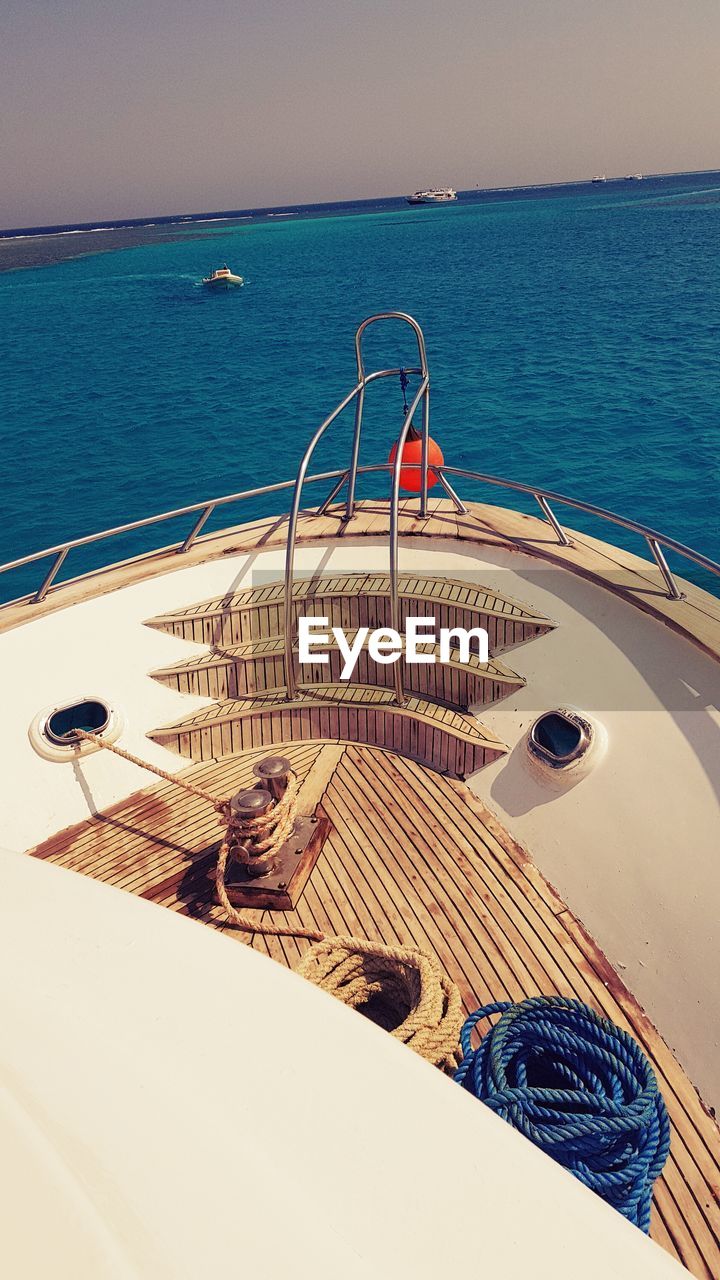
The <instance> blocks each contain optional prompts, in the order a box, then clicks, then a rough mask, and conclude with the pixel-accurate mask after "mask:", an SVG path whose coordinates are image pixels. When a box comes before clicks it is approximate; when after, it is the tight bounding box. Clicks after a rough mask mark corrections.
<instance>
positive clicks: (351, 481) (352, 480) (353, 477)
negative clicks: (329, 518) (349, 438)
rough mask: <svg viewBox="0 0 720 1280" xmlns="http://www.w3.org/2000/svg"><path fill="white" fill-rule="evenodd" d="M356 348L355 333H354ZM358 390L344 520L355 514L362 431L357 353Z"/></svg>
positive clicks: (362, 393) (361, 377)
mask: <svg viewBox="0 0 720 1280" xmlns="http://www.w3.org/2000/svg"><path fill="white" fill-rule="evenodd" d="M356 350H357V335H356ZM358 383H359V384H360V390H359V391H358V396H357V400H356V401H355V429H354V432H353V443H352V454H351V457H350V473H349V478H348V491H347V502H346V503H345V521H346V522H347V521H348V520H352V517H353V515H354V514H355V484H356V482H357V471H358V459H359V457H360V436H361V433H362V421H363V408H364V405H365V373H364V371H363V369H362V358H361V356H360V355H359V354H358Z"/></svg>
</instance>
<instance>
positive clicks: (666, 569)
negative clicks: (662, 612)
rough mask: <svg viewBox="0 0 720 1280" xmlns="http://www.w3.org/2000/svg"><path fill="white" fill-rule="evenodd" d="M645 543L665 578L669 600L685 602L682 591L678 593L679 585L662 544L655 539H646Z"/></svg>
mask: <svg viewBox="0 0 720 1280" xmlns="http://www.w3.org/2000/svg"><path fill="white" fill-rule="evenodd" d="M645 541H646V542H647V544H648V546H649V548H650V551H651V552H652V557H653V560H654V561H655V563H656V565H657V567H658V569H659V570H660V572H661V574H662V576H663V581H664V582H665V586H666V587H667V598H668V600H684V599H685V596H684V595H683V593H682V591H678V587H677V583H676V581H675V579H674V577H673V573H672V570H671V568H670V565H669V564H668V562H667V560H666V559H665V556H664V554H663V550H662V547H661V546H660V543H659V542H658V541H657V540H656V539H655V538H646V539H645Z"/></svg>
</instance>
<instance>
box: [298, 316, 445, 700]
mask: <svg viewBox="0 0 720 1280" xmlns="http://www.w3.org/2000/svg"><path fill="white" fill-rule="evenodd" d="M381 320H399V321H401V322H402V323H403V324H407V325H409V326H410V328H411V329H412V331H413V333H414V335H415V339H416V341H417V348H418V359H419V362H420V363H419V367H417V368H415V367H413V368H406V369H405V370H402V369H376V370H374V372H373V373H366V372H365V363H364V360H363V349H362V346H363V336H364V334H365V331H366V329H368V328H369V326H370V325H372V324H377V323H378V321H381ZM355 360H356V364H357V377H358V380H357V384H356V385H355V386H354V387H353V389H352V391H351V392H350V393H349V394H348V395H347V396H346V397H345V399H344V400H341V402H340V404H339V405H338V406H337V408H336V409H334V410H333V412H332V413H331V414H330V415H329V417H327V418H326V419H325V421H324V422H322V423H321V424H320V426H319V427H318V429H317V431H316V432H315V435H314V436H313V437H312V439H311V440H310V443H309V444H308V446H307V448H306V450H305V452H304V454H303V456H302V459H301V462H300V467H299V469H298V474H297V480H296V482H295V491H294V493H293V500H292V507H291V509H290V518H289V522H288V536H287V549H286V553H285V608H284V619H283V620H284V632H285V646H284V667H285V693H286V697H287V698H288V700H290V699H291V698H294V697H295V696H296V694H297V679H296V676H295V654H294V651H293V641H294V625H293V595H292V587H293V574H294V567H295V541H296V538H297V521H298V515H299V512H300V502H301V498H302V489H303V484H304V483H305V477H306V475H307V469H308V466H309V465H310V459H311V457H312V455H313V453H314V451H315V448H316V446H317V444H318V442H319V441H320V439H321V437H322V436H323V435H324V434H325V432H326V431H327V429H328V427H329V426H330V425H331V423H332V422H334V421H335V419H336V418H337V416H338V414H340V413H341V412H342V410H343V409H345V408H346V407H347V405H349V404H350V403H351V401H352V400H355V427H354V431H353V441H352V448H351V452H350V466H349V467H348V470H347V474H346V476H345V477H340V478H339V479H338V481H337V483H336V484H335V485H334V486H333V488H332V490H331V491H330V493H329V494H328V496H327V498H326V499H325V501H324V502H323V503H322V505H321V507H320V512H323V511H325V510H326V508H327V507H328V506H329V504H330V503H331V502H332V501H333V499H334V498H335V497H337V495H338V493H339V492H340V490H341V489H342V487H343V484H344V483H345V479H347V485H348V493H347V501H346V504H345V521H346V522H347V521H348V520H350V519H351V518H352V515H353V513H354V511H355V487H356V482H357V476H358V467H359V457H360V438H361V434H362V421H363V409H364V404H365V389H366V387H367V386H368V385H369V384H370V383H371V382H375V381H377V380H378V379H379V378H390V377H394V376H397V375H398V374H400V373H402V372H405V373H414V374H419V375H420V378H421V382H420V386H419V388H418V390H417V392H416V394H415V396H414V398H413V400H412V403H411V405H410V406H409V408H408V410H407V412H406V415H405V421H404V423H403V428H402V431H401V433H400V440H399V441H398V447H397V455H396V458H395V465H394V469H393V488H392V499H391V517H390V524H391V534H390V599H391V614H392V617H393V619H394V621H393V626H396V625H397V620H398V618H399V601H398V592H397V569H398V545H397V513H398V503H399V498H398V494H399V482H400V469H401V464H402V453H403V448H404V445H405V441H406V439H407V434H408V431H409V430H410V427H411V425H412V420H413V414H414V413H415V410H416V409H417V407H418V405H419V404H420V401H421V400H422V405H423V418H422V422H423V426H422V452H421V461H420V463H419V464H417V465H419V467H420V475H421V482H420V514H421V515H425V514H426V513H427V492H428V441H429V430H430V374H429V372H428V366H427V353H426V350H425V338H424V336H423V331H422V329H421V328H420V325H419V324H418V322H417V320H414V319H413V317H412V316H409V315H407V314H406V313H405V312H404V311H382V312H379V313H378V314H377V315H373V316H368V318H367V319H366V320H363V322H362V324H361V325H359V326H358V328H357V330H356V332H355ZM444 483H445V487H446V489H447V490H448V492H449V494H450V496H451V497H452V498H453V499H454V501H455V502H456V505H457V506H458V509H459V510H460V511H463V510H464V508H463V506H462V503H461V502H460V500H459V498H457V495H456V494H455V493H454V492H453V490H452V489H451V488H450V486H449V485H448V484H447V482H444ZM394 675H395V695H396V698H397V700H398V703H402V701H403V689H402V659H401V660H400V661H399V662H397V663H396V664H395V671H394Z"/></svg>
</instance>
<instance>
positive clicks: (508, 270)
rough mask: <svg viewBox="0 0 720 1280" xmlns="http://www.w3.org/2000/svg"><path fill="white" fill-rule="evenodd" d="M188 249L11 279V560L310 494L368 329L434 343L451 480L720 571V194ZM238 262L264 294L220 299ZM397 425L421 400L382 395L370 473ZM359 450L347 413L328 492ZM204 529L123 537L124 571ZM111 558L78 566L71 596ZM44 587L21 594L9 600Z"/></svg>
mask: <svg viewBox="0 0 720 1280" xmlns="http://www.w3.org/2000/svg"><path fill="white" fill-rule="evenodd" d="M183 236H184V238H183V239H180V240H176V241H174V242H170V243H163V242H157V241H153V240H151V241H150V242H149V243H146V244H141V245H139V246H135V247H132V248H116V249H114V250H113V251H112V252H107V253H100V254H93V255H92V256H85V257H79V258H76V259H73V260H66V261H63V262H58V263H56V264H54V265H46V266H42V267H36V268H32V269H25V270H9V271H4V272H1V273H0V368H1V370H2V376H1V378H0V447H1V448H2V462H3V491H2V498H3V519H2V522H1V523H0V562H5V561H7V560H9V559H12V558H14V557H17V556H21V555H23V554H25V553H27V552H30V551H34V550H39V549H40V548H42V547H43V546H46V545H50V544H52V543H55V542H58V541H61V540H62V539H64V538H71V537H77V536H81V535H84V534H87V533H91V532H93V531H95V530H98V529H102V528H108V527H110V526H112V525H115V524H120V523H124V522H126V521H130V520H134V519H139V518H141V517H143V516H146V515H152V514H153V513H155V512H158V511H162V510H167V509H170V508H173V507H176V506H180V505H183V504H185V503H189V502H194V501H199V500H200V499H205V498H211V497H214V496H217V495H220V494H223V493H229V492H232V491H235V490H240V489H243V488H245V487H251V486H255V485H260V484H263V483H269V482H271V481H274V480H278V479H289V478H291V477H292V476H293V475H294V473H295V470H296V467H297V463H298V460H299V457H300V455H301V453H302V450H303V448H304V445H305V443H306V441H307V439H308V437H309V435H310V434H311V432H312V431H313V430H314V428H315V427H316V426H317V424H318V423H319V422H320V421H321V419H322V418H323V417H324V416H325V415H326V414H327V413H328V412H329V411H330V409H331V408H332V407H333V406H334V405H335V404H336V403H337V401H338V400H339V399H340V398H341V397H342V396H343V395H344V394H345V392H346V391H347V390H349V389H350V387H351V386H352V385H353V382H354V353H353V333H354V330H355V327H356V325H357V324H358V322H359V321H360V320H362V319H363V318H364V317H365V316H367V315H369V314H370V313H372V312H375V311H379V310H385V309H399V310H403V311H408V312H410V313H411V314H412V315H414V316H415V317H416V318H417V319H418V320H419V321H420V323H421V324H422V326H423V328H424V330H425V334H426V338H427V345H428V355H429V362H430V370H431V377H432V422H431V427H432V433H433V435H434V436H435V437H436V439H438V441H439V442H440V444H441V446H442V448H443V450H444V453H445V458H446V461H447V462H448V463H451V464H455V465H457V466H461V467H470V468H473V469H477V470H480V471H485V472H491V473H495V474H498V475H501V476H507V477H510V478H513V479H517V480H521V481H524V482H527V483H537V484H539V485H543V486H546V487H548V488H553V489H556V490H558V491H560V492H561V493H566V494H568V495H570V496H574V497H579V498H583V499H585V500H587V501H590V502H593V503H596V504H598V505H600V506H603V507H607V508H609V509H611V510H614V511H617V512H620V513H622V514H625V515H628V516H630V517H633V518H635V519H637V520H640V521H644V522H646V523H649V524H651V525H654V526H655V527H656V528H658V529H660V530H661V531H662V532H665V533H667V534H670V535H672V536H674V537H676V538H678V539H679V540H680V541H682V542H685V543H688V544H689V545H691V546H693V547H695V548H696V549H697V550H699V551H702V552H704V553H705V554H706V555H709V556H711V557H713V558H714V559H717V560H720V519H719V518H718V488H719V484H720V462H719V449H718V446H719V444H720V173H712V174H708V173H704V174H698V175H682V176H676V177H664V178H658V179H646V180H644V181H643V182H608V183H606V184H604V185H603V186H591V185H589V184H585V185H582V186H573V187H565V188H563V187H559V188H558V187H556V188H552V189H537V190H534V191H533V190H524V191H508V192H490V193H482V192H479V193H463V194H461V198H460V199H459V200H458V201H457V203H456V204H453V205H448V206H443V207H424V206H421V207H410V206H407V205H404V204H403V202H402V201H401V200H388V201H386V202H378V204H377V205H376V206H367V205H365V206H363V207H355V208H353V206H348V205H344V206H342V207H338V209H337V210H335V211H333V210H327V209H325V210H323V211H322V215H321V216H320V215H319V214H318V213H317V212H313V211H309V212H304V211H301V212H299V213H298V214H297V215H296V216H290V217H274V218H273V217H267V216H262V217H259V216H258V217H245V218H243V219H239V218H236V219H233V220H231V221H221V222H217V223H204V224H187V226H186V227H184V228H183ZM224 262H227V263H228V264H229V265H230V266H231V268H232V269H233V270H235V271H237V272H239V273H240V274H242V275H243V276H244V277H245V279H246V284H245V287H244V288H243V289H240V290H236V291H234V292H228V293H223V294H219V295H214V294H209V293H207V292H206V291H204V290H203V289H202V287H201V286H200V284H199V281H200V279H201V277H202V276H203V275H205V274H207V273H208V271H209V270H210V269H212V268H213V267H215V266H218V265H222V263H224ZM372 362H375V363H377V364H382V365H383V366H387V365H395V364H408V363H412V362H413V351H412V344H411V342H410V341H409V340H408V338H407V337H406V336H405V335H404V334H403V332H402V331H400V330H396V329H395V328H387V329H386V330H385V332H384V333H383V332H381V331H380V329H379V328H378V330H377V331H376V332H375V333H374V334H373V335H372V340H369V341H368V363H372ZM401 422H402V397H401V393H400V388H399V386H398V385H396V384H395V383H394V382H393V383H392V384H390V383H389V382H386V383H382V384H379V385H378V386H376V387H375V388H373V393H372V394H370V393H368V410H367V430H366V436H365V446H364V459H363V460H364V461H380V460H384V459H385V457H386V455H387V451H388V449H389V447H390V445H391V443H392V441H393V439H394V437H395V435H396V434H397V432H398V430H399V427H400V425H401ZM351 428H352V416H351V414H347V415H346V417H345V418H343V419H341V420H340V423H339V424H336V426H335V427H334V428H332V429H331V435H330V439H329V441H328V444H327V445H326V446H325V447H324V448H323V449H322V450H321V451H320V452H319V454H318V456H317V462H318V466H317V468H316V469H321V468H324V467H332V466H337V465H340V464H341V462H343V461H344V460H345V458H346V457H347V450H348V448H349V440H350V432H351ZM377 483H378V482H377V481H376V482H375V491H376V492H377ZM383 483H386V481H383ZM458 488H459V489H460V491H461V493H462V494H463V495H464V496H467V497H477V498H479V497H485V498H487V499H488V500H489V501H499V502H508V503H509V504H510V505H518V504H517V503H516V502H515V500H514V499H513V497H512V495H509V494H507V495H504V494H503V493H502V491H500V490H488V489H481V488H480V487H479V486H474V485H472V484H467V483H463V482H459V483H458ZM313 492H316V494H317V497H318V498H319V497H320V496H321V494H320V492H319V491H318V490H315V491H313V490H312V489H310V490H309V491H308V495H309V497H310V496H311V495H312V494H313ZM279 509H280V502H279V500H278V499H277V498H276V499H275V500H272V499H270V500H265V501H264V502H255V503H253V504H248V505H247V506H246V507H245V509H243V508H234V509H231V510H232V513H233V514H232V518H233V519H237V520H240V519H243V518H249V517H250V516H251V515H259V514H263V513H264V512H270V511H271V510H279ZM530 509H532V508H530ZM224 519H227V517H224ZM566 519H568V520H569V522H571V523H573V522H574V523H575V524H576V525H580V526H582V527H584V528H588V529H590V530H591V531H593V532H597V533H598V534H599V536H603V527H602V526H600V525H598V524H597V523H596V522H594V521H588V520H586V519H583V518H582V517H581V516H578V515H577V514H576V513H574V512H573V513H568V514H567V515H566ZM221 522H222V521H221V520H220V519H218V520H216V524H219V523H221ZM187 527H188V521H187V519H186V520H185V522H184V525H183V528H182V529H181V528H179V527H175V526H173V527H171V526H166V527H165V530H164V531H163V530H154V531H153V530H150V531H140V532H139V533H137V534H135V535H133V537H132V538H129V537H128V538H123V539H122V540H118V541H117V542H116V543H115V544H114V545H113V546H112V558H113V559H120V558H122V557H124V556H127V555H131V554H134V553H137V552H139V551H141V550H143V549H145V548H147V547H148V546H150V545H154V544H156V543H157V542H158V541H162V542H163V543H164V542H170V541H172V540H173V539H174V538H179V537H180V536H182V535H183V534H184V532H185V531H186V530H187ZM607 536H613V537H615V539H616V540H617V541H621V542H623V543H624V544H625V545H628V546H630V547H635V548H637V549H638V550H639V551H640V552H642V544H641V543H639V542H638V541H637V540H636V539H634V538H632V536H629V535H623V534H622V533H620V532H619V531H618V533H617V534H616V535H613V534H611V533H610V531H609V530H608V531H607ZM110 553H111V545H110V544H107V545H106V546H105V547H104V548H103V549H102V550H101V553H100V556H98V552H97V550H94V551H90V552H85V553H81V552H78V553H76V554H75V556H74V558H73V557H71V558H70V559H69V560H68V562H67V566H66V570H67V572H66V576H71V575H72V574H73V573H77V572H79V571H82V570H84V569H86V568H88V567H90V566H92V565H93V564H95V563H97V562H98V559H105V558H107V557H108V555H109V554H110ZM682 571H683V572H685V570H684V569H683V570H682ZM39 572H40V570H38V569H35V571H34V572H33V574H29V573H28V572H27V571H21V572H17V571H16V572H14V573H12V574H8V575H6V577H4V578H0V596H1V597H2V598H9V597H10V596H15V595H18V594H20V593H21V592H23V591H26V590H29V589H30V588H31V587H32V586H33V585H34V583H35V582H37V580H38V574H39ZM687 576H694V577H696V578H697V580H703V581H705V582H706V583H707V582H708V579H707V578H704V575H702V574H693V573H688V575H687Z"/></svg>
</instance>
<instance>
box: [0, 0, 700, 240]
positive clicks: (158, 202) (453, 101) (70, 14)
mask: <svg viewBox="0 0 720 1280" xmlns="http://www.w3.org/2000/svg"><path fill="white" fill-rule="evenodd" d="M719 64H720V3H719V0H445V3H443V2H442V0H384V2H382V0H0V226H5V227H7V226H19V225H37V224H43V223H55V222H66V221H67V222H70V221H92V220H96V219H101V218H112V217H133V216H138V217H140V216H143V215H152V214H162V213H174V212H195V211H201V210H209V209H233V208H235V209H237V208H243V207H247V206H253V205H263V204H269V205H272V204H283V203H299V202H305V201H320V200H342V199H353V198H358V199H360V198H363V197H372V196H380V195H393V194H402V193H404V192H406V191H412V190H414V189H415V188H416V187H419V186H428V185H433V186H435V185H445V184H448V183H450V184H452V185H453V186H455V187H457V188H464V187H465V188H466V187H474V186H476V185H479V186H481V187H486V186H505V185H514V184H519V183H533V182H553V181H558V182H560V181H564V180H571V179H575V178H586V177H589V176H591V175H592V174H594V173H597V172H603V171H606V172H607V173H608V174H625V173H633V172H635V171H642V172H653V171H655V172H660V171H672V170H683V169H685V170H690V169H709V168H717V167H720V91H719V88H718V78H719V77H718V71H719Z"/></svg>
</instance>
